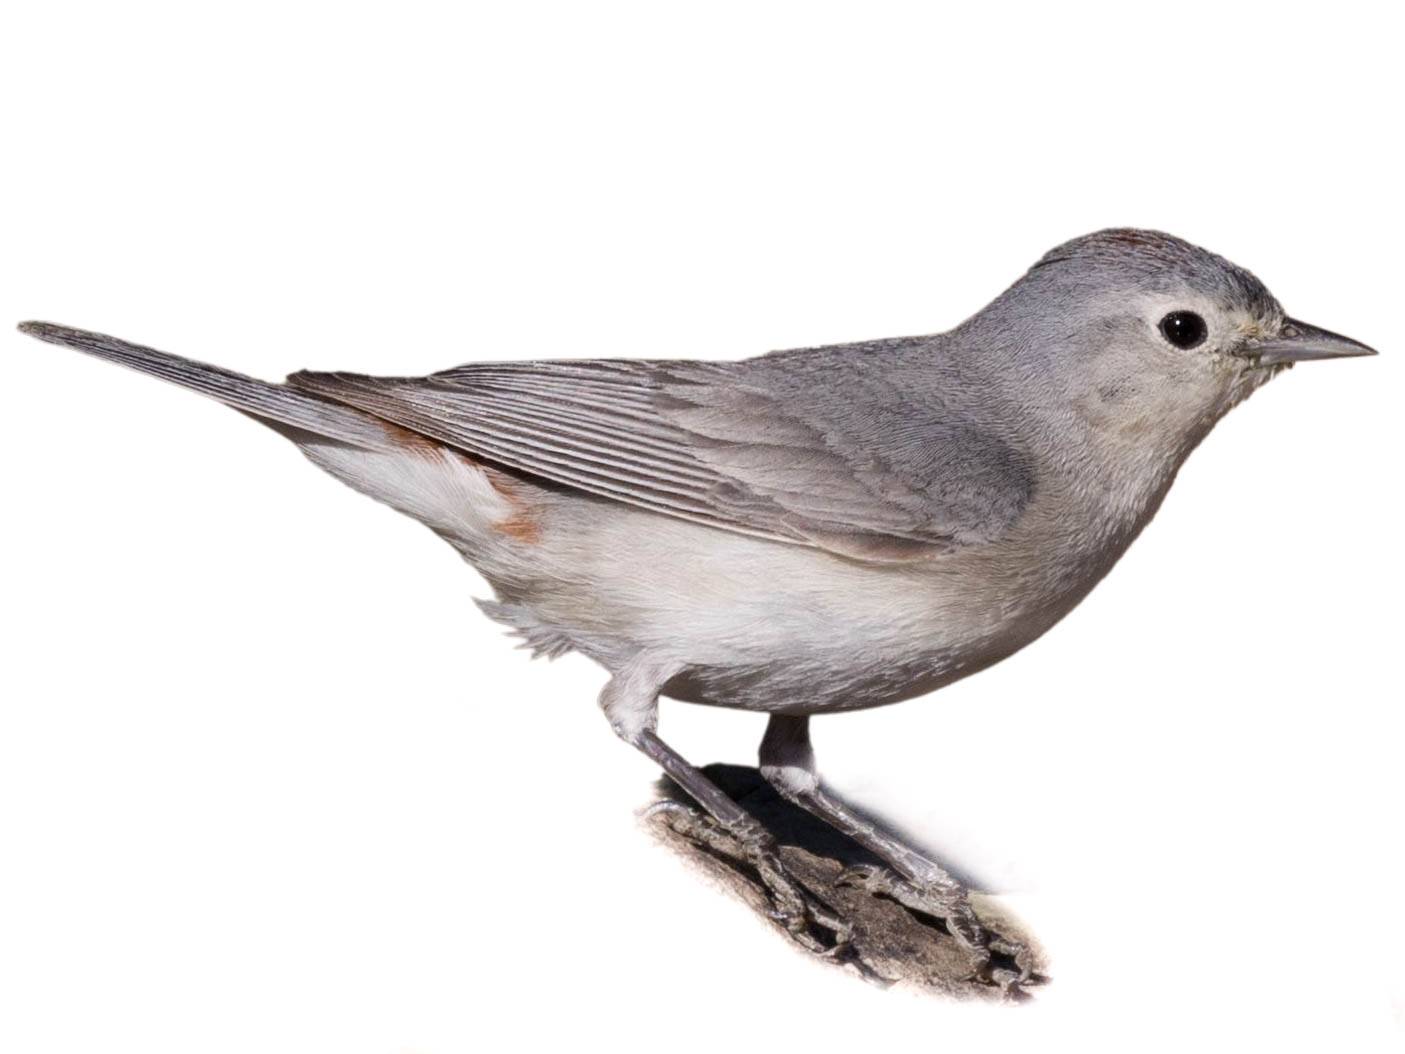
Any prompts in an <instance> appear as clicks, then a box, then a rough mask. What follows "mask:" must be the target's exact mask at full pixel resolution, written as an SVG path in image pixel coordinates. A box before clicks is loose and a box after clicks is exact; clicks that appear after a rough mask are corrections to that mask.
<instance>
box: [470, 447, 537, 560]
mask: <svg viewBox="0 0 1405 1054" xmlns="http://www.w3.org/2000/svg"><path fill="white" fill-rule="evenodd" d="M479 470H480V471H481V472H482V473H483V475H484V477H485V478H486V479H487V480H488V483H489V485H490V486H491V487H492V488H493V489H494V490H495V491H497V492H498V493H499V494H501V495H502V496H503V497H504V498H506V499H507V503H508V504H509V505H510V506H512V513H511V515H509V516H505V517H503V518H502V519H500V520H498V521H497V522H496V523H494V524H493V527H494V528H495V529H496V530H498V531H501V532H502V533H503V534H505V535H507V536H508V537H509V538H512V539H513V540H515V541H519V542H524V543H526V544H527V545H534V544H536V543H537V542H539V541H541V524H540V523H539V522H538V521H537V516H536V511H535V510H534V509H533V508H532V507H531V506H530V505H529V504H528V502H527V498H526V496H525V494H524V493H523V488H522V486H521V485H520V484H519V483H518V482H517V480H515V479H513V478H512V477H511V476H509V475H508V474H507V473H505V472H499V471H498V470H497V469H492V468H488V467H487V466H486V465H480V466H479Z"/></svg>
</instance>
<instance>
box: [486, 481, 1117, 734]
mask: <svg viewBox="0 0 1405 1054" xmlns="http://www.w3.org/2000/svg"><path fill="white" fill-rule="evenodd" d="M543 528H544V529H543V532H542V538H541V540H540V542H538V543H537V544H536V545H535V546H534V547H533V548H534V549H535V550H536V551H535V552H533V553H532V554H531V555H532V559H531V561H530V566H526V563H525V562H524V565H523V566H519V567H518V568H517V573H516V574H515V575H509V576H506V577H504V576H503V575H502V574H500V573H495V572H498V571H499V570H500V569H499V568H496V567H494V566H493V564H494V563H495V562H494V561H492V560H477V561H475V562H476V563H478V564H479V566H480V567H481V568H482V569H483V571H484V573H485V575H487V577H489V579H490V581H493V582H494V585H495V587H496V588H497V589H498V591H499V594H500V595H501V596H502V597H503V599H504V601H506V602H507V605H508V606H509V607H510V608H511V609H512V611H513V616H512V618H510V619H505V621H512V622H514V623H515V624H517V625H518V628H524V629H526V631H527V634H528V635H529V639H530V636H531V635H532V634H537V635H538V636H539V637H540V639H544V640H550V641H552V642H555V647H554V649H553V650H564V649H565V648H567V647H569V648H571V649H575V650H579V651H581V652H583V653H585V654H586V655H589V656H590V657H592V658H594V659H596V660H597V661H599V662H600V663H601V664H602V665H604V666H606V668H608V669H611V670H612V671H613V670H617V669H619V668H621V667H622V666H623V665H624V664H626V663H628V662H630V661H632V660H634V659H635V658H637V657H638V656H641V655H643V656H647V657H648V658H649V659H650V660H651V661H652V662H655V663H657V664H659V665H661V666H666V667H671V668H674V669H676V670H677V671H678V672H677V673H675V674H674V675H672V676H671V677H670V678H669V679H668V680H667V682H666V683H665V684H664V686H663V694H664V695H666V696H668V697H670V698H674V699H680V700H684V701H687V702H695V703H704V704H708V705H714V706H724V707H731V708H737V709H746V710H759V711H768V712H784V713H795V714H807V713H822V712H831V711H842V710H855V709H864V708H868V707H875V706H883V705H886V704H889V703H895V702H900V701H902V700H904V699H911V698H913V697H915V696H918V695H922V694H925V693H927V692H930V691H932V690H934V689H936V688H940V687H941V686H943V685H945V684H949V683H951V682H952V681H955V680H958V679H960V678H961V677H965V676H968V675H969V674H972V673H975V672H977V671H978V670H981V669H984V668H986V667H987V666H990V665H991V664H992V663H995V662H998V661H999V660H1000V659H1003V658H1005V657H1006V656H1008V655H1010V654H1012V653H1013V652H1015V651H1017V650H1018V649H1019V648H1021V647H1023V646H1024V645H1025V644H1027V643H1029V642H1030V641H1032V640H1034V639H1035V638H1036V637H1038V636H1039V635H1040V634H1042V633H1043V632H1044V631H1045V630H1047V629H1048V628H1049V627H1050V626H1052V625H1053V624H1054V623H1055V622H1056V621H1057V620H1058V619H1059V618H1061V617H1062V616H1063V614H1065V613H1066V612H1067V611H1068V610H1070V609H1071V608H1072V607H1073V606H1074V605H1075V604H1076V603H1077V602H1078V600H1080V599H1081V598H1082V596H1083V595H1085V594H1086V592H1087V590H1088V589H1089V588H1091V586H1092V584H1093V582H1094V581H1096V578H1097V577H1100V576H1101V570H1100V569H1098V568H1095V567H1091V566H1085V565H1087V564H1088V561H1083V562H1082V563H1080V564H1079V565H1078V566H1077V567H1074V568H1072V569H1071V570H1070V569H1064V570H1062V571H1061V570H1059V568H1058V567H1057V566H1056V564H1057V562H1056V561H1053V560H1051V559H1050V554H1049V553H1048V552H1047V551H1046V552H1044V553H1042V554H1040V553H1035V552H1034V551H1033V550H1032V549H1031V547H1030V546H1029V545H1027V544H1021V543H1020V542H1019V539H1015V540H1014V543H1012V544H1009V545H1005V546H996V547H989V548H988V549H985V550H983V551H979V552H977V551H971V550H962V551H957V552H953V553H949V554H946V555H943V556H938V557H936V558H934V559H931V560H927V561H923V562H921V563H917V564H910V565H909V564H903V565H875V564H866V563H859V562H856V561H852V560H849V559H846V558H844V557H839V556H835V555H832V554H830V553H827V552H824V551H821V550H818V549H813V548H808V547H802V546H795V545H787V544H784V543H779V542H770V541H764V540H760V539H755V538H751V537H747V536H744V535H739V534H733V533H730V532H726V531H721V530H718V529H715V528H711V527H705V526H700V525H695V524H691V523H687V522H684V521H680V520H675V519H671V518H666V517H662V516H658V515H654V514H650V513H642V512H635V511H633V510H630V509H625V508H622V507H621V506H618V505H613V504H612V505H599V504H596V503H593V502H592V503H588V504H587V503H582V504H581V505H579V506H577V505H576V504H575V503H572V504H571V506H569V507H568V508H567V509H566V510H565V511H564V512H562V513H560V514H559V515H558V516H554V517H552V518H551V519H549V520H547V521H546V522H545V523H544V524H543ZM587 539H588V540H589V544H588V545H584V544H581V543H582V542H584V541H586V540H587ZM567 540H569V543H570V544H569V545H568V544H566V542H567ZM1108 563H1109V565H1110V561H1108ZM524 621H526V622H527V623H528V625H526V626H525V627H524V626H523V625H522V623H523V622H524Z"/></svg>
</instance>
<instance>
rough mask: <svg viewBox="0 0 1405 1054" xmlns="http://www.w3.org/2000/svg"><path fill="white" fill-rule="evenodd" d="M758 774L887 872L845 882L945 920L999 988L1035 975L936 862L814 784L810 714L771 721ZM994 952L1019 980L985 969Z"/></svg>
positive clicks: (857, 872)
mask: <svg viewBox="0 0 1405 1054" xmlns="http://www.w3.org/2000/svg"><path fill="white" fill-rule="evenodd" d="M761 774H762V775H763V776H764V777H765V778H766V781H767V782H768V783H770V784H771V786H773V787H774V788H775V789H776V791H777V792H778V793H779V794H780V795H781V796H782V797H784V798H786V799H787V800H788V801H792V802H794V803H795V804H796V805H799V806H800V807H801V808H803V809H805V810H807V811H809V812H810V813H812V814H814V815H815V816H817V817H819V818H820V819H821V820H823V821H824V822H825V823H827V824H829V825H830V826H831V827H833V828H835V829H836V830H838V831H841V832H843V833H844V834H846V835H848V836H849V837H850V838H852V839H853V840H854V841H855V842H857V843H858V844H859V845H861V846H863V847H864V848H865V849H867V850H868V851H869V852H871V853H873V854H874V855H875V856H877V857H878V858H879V859H880V860H882V861H884V863H886V864H887V865H888V868H891V870H889V869H888V868H877V867H872V866H868V865H859V866H856V867H851V868H849V869H848V871H847V872H846V873H845V876H844V879H845V880H846V881H848V882H850V883H851V884H854V885H861V886H862V887H863V888H865V889H867V890H869V891H870V892H873V893H881V894H883V895H885V896H889V897H891V898H893V899H894V900H896V901H898V902H899V903H900V904H903V905H904V906H906V907H907V908H909V909H911V910H914V911H921V912H925V913H926V914H929V915H934V916H937V917H938V918H941V919H943V920H945V922H946V925H947V928H948V929H949V930H950V931H951V934H952V936H953V937H955V938H956V939H957V940H958V941H960V942H961V944H963V945H964V946H965V947H966V948H968V949H969V950H970V952H971V954H972V956H973V959H974V967H975V971H976V973H977V975H978V976H982V977H990V978H992V979H994V980H996V981H999V982H1001V983H1002V984H1003V983H1008V982H1009V981H1012V980H1014V981H1018V982H1024V981H1028V980H1029V977H1030V974H1031V973H1032V972H1033V965H1032V956H1031V953H1030V951H1029V949H1028V948H1027V947H1025V946H1024V945H1023V944H1021V943H1020V942H1018V941H1012V940H1009V939H1007V938H1005V937H1002V936H1000V935H998V934H992V933H990V932H989V931H988V930H987V929H986V928H985V927H984V926H983V925H982V924H981V922H980V920H979V919H977V918H976V914H975V912H974V911H972V910H971V904H970V898H969V896H968V894H967V890H966V887H965V886H963V885H962V884H961V883H960V882H958V881H957V880H956V879H955V878H953V877H952V876H951V875H950V874H948V873H947V872H946V870H945V869H943V868H942V867H941V865H939V864H938V863H936V861H934V860H931V859H929V858H928V857H926V856H924V855H923V854H922V853H919V852H917V851H916V850H915V849H913V848H912V847H911V846H908V845H906V844H904V843H903V842H902V841H900V840H899V839H897V838H896V837H894V836H893V835H892V834H890V833H888V832H887V831H884V830H882V829H880V828H879V827H877V826H876V825H875V824H874V823H873V822H872V821H870V820H868V819H867V818H865V817H863V816H861V815H860V814H858V813H857V812H855V811H854V810H853V809H851V808H850V807H849V806H848V805H846V804H844V803H843V802H842V801H839V800H838V799H837V798H834V797H833V796H831V795H830V794H828V793H827V792H826V791H825V790H824V789H823V788H822V787H821V786H820V780H819V775H818V773H817V771H816V769H815V752H814V750H813V748H812V747H811V746H810V720H809V718H808V717H792V716H788V715H785V714H773V715H772V716H771V720H770V722H769V723H768V724H767V726H766V734H765V736H764V737H763V738H762V740H761ZM992 951H994V952H1000V953H1002V954H1004V955H1008V956H1010V957H1011V958H1012V959H1014V961H1015V964H1016V966H1017V967H1018V969H1019V973H1018V976H1017V977H1013V976H1011V977H1002V976H997V975H996V973H995V972H994V971H992V970H991V968H990V953H991V952H992Z"/></svg>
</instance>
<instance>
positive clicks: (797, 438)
mask: <svg viewBox="0 0 1405 1054" xmlns="http://www.w3.org/2000/svg"><path fill="white" fill-rule="evenodd" d="M766 362H767V360H766V359H765V358H763V359H754V360H747V361H745V362H718V363H710V362H669V361H637V360H636V361H624V360H601V359H597V360H579V361H538V362H519V363H482V364H475V365H469V366H463V367H459V368H457V369H453V370H448V371H445V372H443V373H437V374H432V375H430V376H428V377H414V378H380V377H367V376H361V375H356V374H347V373H309V372H302V373H296V374H293V375H292V376H291V377H290V378H289V379H288V380H289V383H290V384H291V385H293V386H295V387H297V388H301V389H304V390H307V391H311V392H315V393H316V394H318V395H320V396H323V397H324V398H328V399H333V400H336V401H338V402H341V403H345V404H348V405H350V406H354V407H357V408H359V409H361V410H365V411H368V412H370V413H372V414H375V415H377V416H378V417H381V418H384V419H386V420H388V421H391V422H394V423H395V424H398V425H401V426H403V427H405V428H409V429H412V430H413V431H415V432H418V433H420V434H422V435H425V436H428V437H430V438H432V439H435V440H437V441H439V442H441V443H444V444H446V445H448V446H451V447H454V448H457V449H459V450H462V451H465V452H466V453H469V454H472V455H476V456H478V457H480V458H483V459H485V460H488V461H491V462H494V463H497V464H499V465H502V466H506V467H508V468H511V469H515V470H518V471H520V472H523V473H527V474H530V475H532V476H536V477H540V478H542V479H545V480H549V481H552V482H554V483H557V484H561V485H565V486H567V487H571V488H575V489H578V490H581V491H585V492H588V493H590V494H595V495H599V496H601V497H605V498H610V499H613V500H616V501H620V502H625V503H628V504H631V505H636V506H639V507H641V508H645V509H649V510H652V511H654V512H659V513H664V514H666V515H670V516H676V517H680V518H682V519H687V520H693V521H696V522H699V523H704V524H709V525H711V526H714V527H719V528H723V529H726V530H730V531H736V532H740V533H744V534H750V535H756V536H760V537H763V538H769V539H774V540H776V541H782V542H789V543H793V544H800V545H811V546H818V547H820V548H824V549H828V550H831V551H834V552H837V553H840V554H842V555H845V556H849V557H851V558H855V559H861V560H870V561H880V562H889V561H908V560H915V559H923V558H926V557H929V556H932V555H935V554H939V553H942V552H946V551H948V550H950V549H952V548H954V547H956V546H959V545H968V544H978V543H981V542H987V541H990V540H993V539H994V538H995V537H998V536H999V535H1000V534H1001V533H1003V532H1004V531H1005V529H1006V528H1008V526H1009V525H1010V524H1011V523H1012V522H1014V520H1015V519H1016V518H1017V517H1018V515H1019V513H1020V511H1021V510H1022V509H1023V507H1024V505H1025V503H1026V501H1027V499H1028V490H1029V488H1028V486H1027V485H1026V483H1025V482H1024V480H1023V477H1021V476H1020V467H1019V465H1018V464H1017V460H1018V459H1016V458H1014V456H1013V454H1012V453H1011V452H1010V450H1009V448H1008V447H1006V446H1004V445H1003V444H1000V443H998V442H995V441H994V440H989V439H986V438H985V437H983V436H981V435H979V434H977V433H976V432H973V431H972V430H970V429H965V430H962V429H953V428H952V427H951V426H950V425H944V424H943V423H942V422H940V421H934V422H931V424H930V427H925V428H924V427H923V422H921V421H917V422H911V421H909V422H906V423H905V425H904V427H903V428H900V429H894V428H888V427H885V421H884V420H883V410H882V409H881V407H878V406H875V407H874V412H873V413H870V414H866V413H865V412H864V410H863V407H862V406H858V405H856V404H855V403H854V401H853V400H855V399H858V400H862V399H863V398H865V397H866V398H868V399H869V400H870V401H871V400H872V399H873V397H874V393H873V392H872V391H869V392H868V393H867V396H864V395H863V393H861V392H859V391H852V392H844V391H838V392H835V391H832V390H831V391H829V398H828V400H827V401H826V400H820V401H819V403H817V402H816V399H815V398H814V396H815V393H816V391H817V390H819V389H817V388H816V386H815V384H813V383H806V380H807V379H806V378H794V377H787V376H786V375H785V374H784V371H781V372H778V370H777V364H775V363H772V364H771V365H770V367H765V366H763V367H762V368H760V369H758V368H756V367H755V364H758V363H760V364H765V363H766ZM797 382H798V383H797ZM860 387H862V385H860ZM830 388H831V389H832V388H833V385H831V386H830ZM879 394H880V395H881V394H883V393H879ZM890 394H891V395H892V396H893V397H894V398H898V397H900V396H901V393H900V392H892V393H890ZM836 399H837V400H838V406H837V407H836V406H835V405H834V404H835V401H836ZM1012 466H1014V467H1013V468H1012Z"/></svg>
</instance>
